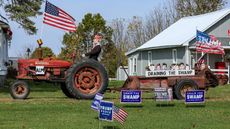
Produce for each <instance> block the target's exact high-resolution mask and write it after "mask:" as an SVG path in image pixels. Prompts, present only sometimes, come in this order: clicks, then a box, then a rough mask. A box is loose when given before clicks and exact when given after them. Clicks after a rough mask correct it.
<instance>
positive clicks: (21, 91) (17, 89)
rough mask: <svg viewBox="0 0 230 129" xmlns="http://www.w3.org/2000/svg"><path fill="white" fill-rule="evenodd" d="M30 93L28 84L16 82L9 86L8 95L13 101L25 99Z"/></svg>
mask: <svg viewBox="0 0 230 129" xmlns="http://www.w3.org/2000/svg"><path fill="white" fill-rule="evenodd" d="M29 93H30V88H29V86H28V84H27V83H26V82H24V81H16V82H15V83H14V84H13V85H11V86H10V95H11V96H12V98H14V99H26V98H27V97H28V95H29Z"/></svg>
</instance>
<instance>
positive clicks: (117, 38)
mask: <svg viewBox="0 0 230 129" xmlns="http://www.w3.org/2000/svg"><path fill="white" fill-rule="evenodd" d="M125 22H126V21H125V19H118V18H117V19H114V20H113V21H112V24H111V28H112V29H113V34H112V40H113V42H114V44H115V47H116V57H118V58H116V59H117V61H116V62H117V67H119V66H120V65H121V63H122V64H123V65H127V57H126V56H125V52H126V51H127V50H128V48H129V47H128V46H129V43H128V40H127V35H126V34H127V33H126V27H127V25H126V24H125Z"/></svg>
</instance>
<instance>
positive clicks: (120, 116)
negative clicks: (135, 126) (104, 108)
mask: <svg viewBox="0 0 230 129" xmlns="http://www.w3.org/2000/svg"><path fill="white" fill-rule="evenodd" d="M127 117H128V113H127V112H125V110H123V109H120V108H118V107H116V106H113V118H114V119H115V120H117V121H118V122H120V123H121V124H124V122H125V120H126V118H127Z"/></svg>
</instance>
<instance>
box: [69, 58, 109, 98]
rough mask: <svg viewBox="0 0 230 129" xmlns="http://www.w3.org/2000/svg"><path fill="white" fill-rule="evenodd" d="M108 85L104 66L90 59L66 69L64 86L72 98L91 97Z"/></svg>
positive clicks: (101, 91)
mask: <svg viewBox="0 0 230 129" xmlns="http://www.w3.org/2000/svg"><path fill="white" fill-rule="evenodd" d="M107 86H108V75H107V72H106V70H105V68H104V67H103V66H102V65H101V64H100V63H99V62H98V61H95V60H92V59H88V60H84V61H82V62H79V63H75V64H73V65H72V66H71V67H70V68H69V70H68V71H67V77H66V88H67V89H68V91H69V93H70V94H72V95H73V96H74V98H81V99H92V98H94V96H95V95H96V93H103V92H104V91H105V90H106V88H107Z"/></svg>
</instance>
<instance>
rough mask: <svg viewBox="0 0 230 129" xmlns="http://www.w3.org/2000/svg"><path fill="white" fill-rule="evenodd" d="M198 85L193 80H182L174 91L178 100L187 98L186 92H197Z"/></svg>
mask: <svg viewBox="0 0 230 129" xmlns="http://www.w3.org/2000/svg"><path fill="white" fill-rule="evenodd" d="M197 89H198V85H197V84H196V82H194V81H193V80H189V79H188V80H181V81H180V82H179V83H178V84H177V85H176V86H175V89H174V92H175V95H176V98H177V99H179V100H181V99H184V98H185V93H186V91H190V90H197Z"/></svg>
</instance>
